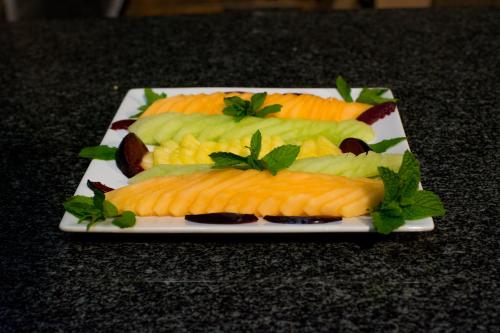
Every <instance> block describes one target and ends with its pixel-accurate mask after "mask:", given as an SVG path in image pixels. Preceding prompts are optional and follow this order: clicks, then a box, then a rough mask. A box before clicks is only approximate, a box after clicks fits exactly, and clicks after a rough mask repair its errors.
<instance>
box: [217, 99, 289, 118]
mask: <svg viewBox="0 0 500 333" xmlns="http://www.w3.org/2000/svg"><path fill="white" fill-rule="evenodd" d="M266 97H267V93H265V92H263V93H257V94H254V95H252V97H251V98H250V101H246V100H244V99H242V98H241V97H238V96H232V97H226V98H224V105H225V107H224V109H223V110H222V113H224V114H225V115H227V116H231V117H234V120H235V121H236V122H239V121H240V120H241V119H243V118H245V117H260V118H264V117H265V116H267V115H268V114H271V113H276V112H280V111H281V105H279V104H273V105H268V106H266V107H264V108H262V109H261V107H262V105H263V104H264V101H265V99H266Z"/></svg>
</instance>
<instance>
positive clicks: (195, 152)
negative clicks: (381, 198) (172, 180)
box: [145, 134, 342, 169]
mask: <svg viewBox="0 0 500 333" xmlns="http://www.w3.org/2000/svg"><path fill="white" fill-rule="evenodd" d="M250 140H251V138H250V137H245V138H242V139H232V140H222V141H202V142H200V141H199V140H197V139H196V138H195V137H194V136H193V135H191V134H188V135H186V136H185V137H184V138H183V139H182V140H181V142H179V143H177V142H175V141H167V142H164V143H162V146H158V147H155V149H154V151H153V152H152V153H150V154H151V155H152V156H151V157H152V158H153V165H158V164H210V163H212V159H211V158H210V156H209V155H210V154H211V153H215V152H221V151H224V152H230V153H234V154H238V155H241V156H246V155H248V154H249V150H248V147H249V146H250ZM284 144H285V142H284V141H283V139H281V137H279V136H273V137H263V138H262V147H261V152H260V155H259V157H260V158H262V157H263V156H265V155H266V154H267V153H269V152H270V151H271V150H273V149H274V148H276V147H279V146H281V145H284ZM294 144H297V145H299V146H300V153H299V156H298V157H297V158H298V159H302V158H308V157H317V156H324V155H340V154H342V152H341V151H340V149H339V148H338V147H337V146H335V145H334V144H333V143H331V142H330V141H329V140H328V139H326V138H324V137H318V138H315V139H309V140H306V141H303V142H294ZM151 157H150V156H148V157H146V158H148V159H149V158H151ZM145 169H146V168H145Z"/></svg>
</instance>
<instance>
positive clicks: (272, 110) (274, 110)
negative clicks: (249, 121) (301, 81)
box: [255, 104, 281, 118]
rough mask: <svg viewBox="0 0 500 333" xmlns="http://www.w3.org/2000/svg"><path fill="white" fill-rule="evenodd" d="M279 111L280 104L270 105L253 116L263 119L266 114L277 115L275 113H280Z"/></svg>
mask: <svg viewBox="0 0 500 333" xmlns="http://www.w3.org/2000/svg"><path fill="white" fill-rule="evenodd" d="M280 111H281V105H280V104H272V105H268V106H266V107H265V108H262V109H260V111H257V113H256V115H255V116H256V117H261V118H264V117H265V116H267V115H268V114H271V113H277V112H280Z"/></svg>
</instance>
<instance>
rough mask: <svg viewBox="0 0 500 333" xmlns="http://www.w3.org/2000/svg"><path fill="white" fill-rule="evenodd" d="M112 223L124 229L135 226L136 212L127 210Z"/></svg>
mask: <svg viewBox="0 0 500 333" xmlns="http://www.w3.org/2000/svg"><path fill="white" fill-rule="evenodd" d="M112 223H113V224H114V225H116V226H117V227H120V228H122V229H123V228H130V227H133V226H134V225H135V214H134V213H133V212H131V211H128V210H126V211H124V212H123V213H122V215H121V216H119V217H117V218H115V219H114V220H113V222H112Z"/></svg>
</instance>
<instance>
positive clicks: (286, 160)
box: [210, 130, 300, 176]
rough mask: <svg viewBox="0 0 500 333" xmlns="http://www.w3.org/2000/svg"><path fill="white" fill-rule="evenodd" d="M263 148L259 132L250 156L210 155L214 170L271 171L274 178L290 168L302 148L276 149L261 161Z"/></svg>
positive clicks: (255, 135) (281, 147)
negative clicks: (281, 171) (260, 156)
mask: <svg viewBox="0 0 500 333" xmlns="http://www.w3.org/2000/svg"><path fill="white" fill-rule="evenodd" d="M261 147H262V135H261V133H260V131H259V130H257V131H256V132H255V133H254V134H253V135H252V139H251V141H250V147H248V148H249V149H250V155H248V156H240V155H236V154H233V153H229V152H217V153H212V154H210V158H211V159H212V160H213V161H214V165H213V166H212V168H214V169H223V168H237V169H243V170H246V169H255V170H261V171H262V170H265V169H267V170H269V171H270V172H271V173H272V174H273V175H274V176H275V175H276V174H277V173H278V171H280V170H283V169H286V168H288V167H289V166H290V165H292V163H293V162H294V161H295V159H296V158H297V156H298V154H299V152H300V147H299V146H295V145H283V146H279V147H276V148H274V149H273V150H272V151H270V152H269V153H268V154H267V155H266V156H264V158H262V159H259V154H260V151H261Z"/></svg>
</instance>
